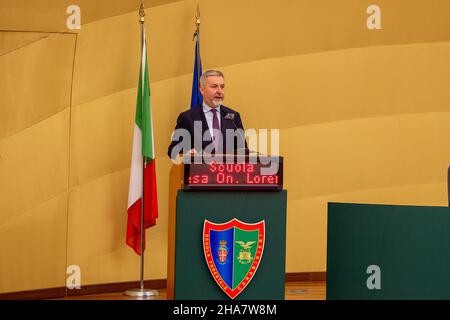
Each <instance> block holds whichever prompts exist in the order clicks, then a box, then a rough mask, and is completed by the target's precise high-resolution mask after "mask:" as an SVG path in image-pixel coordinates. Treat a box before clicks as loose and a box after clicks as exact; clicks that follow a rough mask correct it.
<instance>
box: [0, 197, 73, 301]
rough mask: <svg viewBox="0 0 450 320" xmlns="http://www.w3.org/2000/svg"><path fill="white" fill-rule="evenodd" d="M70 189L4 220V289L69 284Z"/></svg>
mask: <svg viewBox="0 0 450 320" xmlns="http://www.w3.org/2000/svg"><path fill="white" fill-rule="evenodd" d="M66 218H67V193H61V194H59V195H57V196H55V197H53V198H51V199H50V200H48V201H45V202H43V203H42V204H40V205H38V206H36V207H34V208H32V209H30V210H28V211H26V212H24V213H22V214H20V215H17V216H15V217H14V218H11V219H10V220H8V221H6V222H3V223H0V293H3V292H14V291H23V290H36V289H43V288H54V287H63V286H65V284H66V280H65V279H66V253H67V252H66V249H67V246H66V234H67V220H66Z"/></svg>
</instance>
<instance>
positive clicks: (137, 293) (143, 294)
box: [125, 289, 159, 298]
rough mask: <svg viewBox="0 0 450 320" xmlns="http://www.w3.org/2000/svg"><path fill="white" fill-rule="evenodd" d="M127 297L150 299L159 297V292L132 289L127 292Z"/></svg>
mask: <svg viewBox="0 0 450 320" xmlns="http://www.w3.org/2000/svg"><path fill="white" fill-rule="evenodd" d="M125 295H126V296H129V297H136V298H149V297H154V296H158V295H159V292H158V291H157V290H152V289H131V290H127V291H125Z"/></svg>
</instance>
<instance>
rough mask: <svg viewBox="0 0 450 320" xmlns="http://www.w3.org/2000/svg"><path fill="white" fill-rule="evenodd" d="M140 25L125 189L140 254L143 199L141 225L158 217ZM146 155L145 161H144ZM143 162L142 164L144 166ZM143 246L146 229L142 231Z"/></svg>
mask: <svg viewBox="0 0 450 320" xmlns="http://www.w3.org/2000/svg"><path fill="white" fill-rule="evenodd" d="M145 38H146V37H145V28H144V27H143V26H142V44H143V45H142V58H141V68H140V74H139V85H138V96H137V105H136V119H135V125H134V135H133V155H132V159H131V170H130V171H131V172H130V188H129V191H128V223H127V240H126V242H127V245H129V246H130V247H131V248H133V249H134V251H135V252H136V253H137V254H138V255H141V253H142V252H141V209H142V201H144V227H145V229H147V228H149V227H151V226H154V225H155V224H156V219H157V218H158V203H157V195H156V172H155V148H154V141H153V125H152V111H151V107H150V85H149V81H148V64H147V46H146V40H145ZM144 159H145V163H144ZM144 165H145V167H144ZM144 247H145V231H144Z"/></svg>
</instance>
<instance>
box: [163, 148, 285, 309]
mask: <svg viewBox="0 0 450 320" xmlns="http://www.w3.org/2000/svg"><path fill="white" fill-rule="evenodd" d="M230 160H231V161H230ZM183 163H184V174H183V175H184V184H183V187H182V189H181V190H178V192H177V195H176V205H175V207H176V209H175V214H172V215H169V255H168V279H167V282H168V285H167V288H168V291H167V292H168V298H169V299H179V300H213V299H214V300H222V299H224V300H227V299H235V300H238V299H245V300H255V299H257V300H263V299H264V300H266V299H267V300H274V299H276V300H279V299H284V291H285V290H284V286H285V255H286V195H287V193H286V191H285V190H283V158H282V157H268V156H260V155H258V156H250V155H249V154H235V155H229V154H227V155H214V156H213V157H212V156H210V155H208V156H205V155H198V154H196V155H195V156H192V158H190V157H185V158H184V162H183ZM172 212H173V211H172Z"/></svg>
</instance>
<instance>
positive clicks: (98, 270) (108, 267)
mask: <svg viewBox="0 0 450 320" xmlns="http://www.w3.org/2000/svg"><path fill="white" fill-rule="evenodd" d="M170 165H171V163H170V161H169V160H167V159H165V158H162V159H159V158H158V159H156V168H157V179H158V180H157V186H158V195H159V200H160V201H159V212H160V217H159V219H158V222H157V225H156V227H154V228H151V229H149V230H148V231H147V249H148V250H146V253H145V256H146V261H147V263H146V269H145V275H146V278H149V279H161V278H165V276H166V253H167V211H168V203H167V200H166V199H165V197H164V196H165V194H166V191H165V190H167V189H168V188H169V186H168V172H169V170H170ZM129 177H130V172H129V169H125V170H117V171H116V172H114V173H111V174H107V175H104V176H101V177H99V178H97V179H94V180H92V181H90V182H88V183H85V184H83V185H80V186H77V187H74V188H72V189H71V191H70V200H69V214H68V219H69V224H68V225H69V229H68V264H69V265H78V266H80V269H81V272H82V285H89V284H97V283H111V282H121V281H134V280H136V279H137V278H138V277H139V263H140V258H139V256H137V255H136V254H135V253H134V251H133V250H132V249H131V248H129V247H128V246H127V245H126V244H125V234H126V225H127V199H128V184H129ZM161 195H162V196H161Z"/></svg>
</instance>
